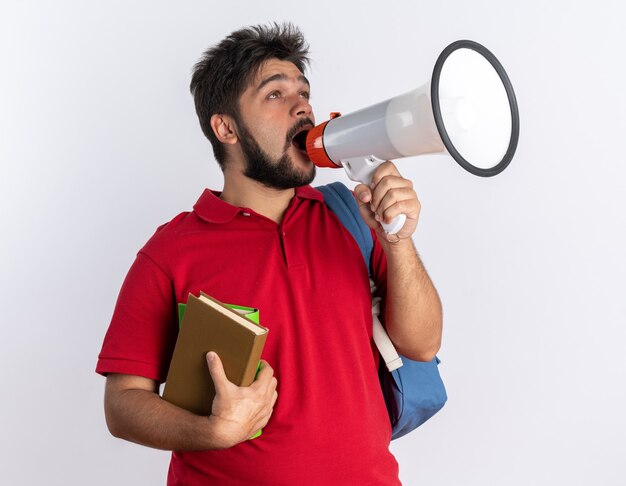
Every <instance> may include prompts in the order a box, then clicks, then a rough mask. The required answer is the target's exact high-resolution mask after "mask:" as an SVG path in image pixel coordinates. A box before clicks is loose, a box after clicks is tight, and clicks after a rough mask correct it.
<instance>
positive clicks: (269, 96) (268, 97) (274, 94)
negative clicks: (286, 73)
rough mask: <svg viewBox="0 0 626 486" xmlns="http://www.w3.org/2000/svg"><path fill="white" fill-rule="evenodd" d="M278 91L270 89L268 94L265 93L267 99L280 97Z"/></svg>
mask: <svg viewBox="0 0 626 486" xmlns="http://www.w3.org/2000/svg"><path fill="white" fill-rule="evenodd" d="M280 96H281V94H280V91H272V92H271V93H270V94H269V95H267V99H268V100H276V99H278V98H280Z"/></svg>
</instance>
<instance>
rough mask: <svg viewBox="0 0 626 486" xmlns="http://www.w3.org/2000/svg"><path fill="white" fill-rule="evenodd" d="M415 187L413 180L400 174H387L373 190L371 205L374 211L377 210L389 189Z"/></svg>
mask: <svg viewBox="0 0 626 486" xmlns="http://www.w3.org/2000/svg"><path fill="white" fill-rule="evenodd" d="M406 188H408V189H413V182H412V181H410V180H409V179H404V178H403V177H398V176H392V175H389V176H385V177H384V178H382V179H380V180H379V182H378V184H377V185H376V187H375V188H374V190H373V192H372V201H371V207H372V211H374V212H377V211H378V209H379V207H380V204H381V201H382V200H383V199H384V198H385V196H386V195H387V193H388V192H389V191H392V190H394V189H406Z"/></svg>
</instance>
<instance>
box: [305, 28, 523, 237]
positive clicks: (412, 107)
mask: <svg viewBox="0 0 626 486" xmlns="http://www.w3.org/2000/svg"><path fill="white" fill-rule="evenodd" d="M518 138H519V112H518V108H517V101H516V99H515V93H514V92H513V86H512V85H511V82H510V81H509V78H508V76H507V74H506V72H505V70H504V68H503V67H502V65H501V64H500V62H499V61H498V60H497V59H496V57H495V56H494V55H493V54H492V53H491V52H490V51H489V50H487V48H485V47H484V46H482V45H480V44H478V43H477V42H473V41H469V40H460V41H457V42H454V43H452V44H450V45H449V46H448V47H446V48H445V49H444V50H443V52H442V53H441V54H440V56H439V58H438V59H437V62H436V64H435V68H434V70H433V74H432V78H431V79H430V81H429V82H427V83H425V84H424V85H422V86H420V87H419V88H417V89H414V90H412V91H409V92H408V93H405V94H401V95H399V96H396V97H394V98H391V99H389V100H386V101H383V102H381V103H377V104H375V105H372V106H369V107H367V108H364V109H362V110H358V111H355V112H353V113H350V114H348V115H343V116H341V115H339V114H338V113H333V114H331V118H330V120H328V121H325V122H324V123H322V124H320V125H317V126H316V127H314V128H312V129H311V130H309V131H308V133H306V140H305V142H306V151H307V154H308V156H309V158H310V159H311V161H313V163H314V164H315V165H317V166H319V167H333V168H340V167H343V168H344V169H345V170H346V172H347V174H348V177H349V178H350V179H352V180H353V181H355V182H361V183H364V184H369V183H370V182H371V179H372V175H373V173H374V171H375V170H376V167H378V166H379V165H380V164H381V163H382V162H384V161H385V160H393V159H399V158H402V157H410V156H413V155H420V154H436V153H442V154H445V153H447V154H449V155H451V156H452V158H453V159H454V160H456V161H457V162H458V163H459V164H460V165H461V167H463V168H464V169H466V170H467V171H469V172H471V173H472V174H475V175H478V176H483V177H490V176H494V175H496V174H499V173H500V172H502V171H503V170H504V169H505V168H506V167H507V166H508V165H509V163H510V162H511V159H512V158H513V155H514V153H515V149H516V148H517V141H518ZM405 220H406V216H405V215H399V216H397V217H396V218H395V219H394V221H393V222H392V223H391V224H383V227H384V228H385V231H386V232H387V233H392V234H393V233H397V232H398V231H400V229H401V228H402V226H403V225H404V222H405Z"/></svg>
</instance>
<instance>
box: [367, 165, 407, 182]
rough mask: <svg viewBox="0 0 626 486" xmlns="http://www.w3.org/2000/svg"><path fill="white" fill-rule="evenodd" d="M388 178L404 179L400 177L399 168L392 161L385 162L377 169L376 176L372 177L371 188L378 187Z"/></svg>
mask: <svg viewBox="0 0 626 486" xmlns="http://www.w3.org/2000/svg"><path fill="white" fill-rule="evenodd" d="M387 176H396V177H402V176H401V175H400V172H399V171H398V168H397V167H396V166H395V164H394V163H393V162H391V161H390V160H387V161H386V162H383V163H382V164H380V165H379V166H378V167H377V168H376V170H375V171H374V174H373V175H372V182H371V183H370V187H376V186H377V185H378V184H379V183H380V181H381V180H382V179H383V178H385V177H387Z"/></svg>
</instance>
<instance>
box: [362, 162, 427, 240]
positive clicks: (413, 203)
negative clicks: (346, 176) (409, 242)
mask: <svg viewBox="0 0 626 486" xmlns="http://www.w3.org/2000/svg"><path fill="white" fill-rule="evenodd" d="M354 193H355V195H356V196H357V198H358V200H359V209H360V212H361V216H362V217H363V219H364V220H365V222H366V223H367V225H368V226H369V227H370V228H372V229H374V230H376V233H377V234H378V236H379V239H381V240H382V241H390V242H397V241H399V240H403V239H406V238H410V237H411V235H412V234H413V233H414V232H415V229H416V228H417V221H418V219H419V214H420V208H421V206H420V202H419V201H418V199H417V194H416V193H415V191H414V190H413V183H412V182H411V181H410V180H409V179H405V178H404V177H402V176H401V175H400V173H399V172H398V169H397V168H396V166H395V165H394V164H393V163H392V162H389V161H387V162H384V163H383V164H381V165H380V166H379V167H378V168H377V169H376V171H375V172H374V176H373V177H372V183H371V184H370V187H368V186H366V185H364V184H359V185H358V186H356V187H355V188H354ZM399 214H405V215H406V223H405V224H404V226H403V227H402V229H401V230H400V231H399V232H398V233H397V234H396V235H387V234H386V233H385V230H384V229H383V227H382V226H381V225H380V224H379V223H381V222H385V223H391V221H392V220H393V218H394V217H396V216H397V215H399Z"/></svg>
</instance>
